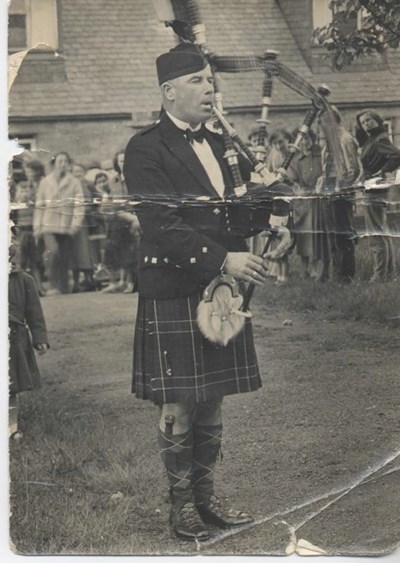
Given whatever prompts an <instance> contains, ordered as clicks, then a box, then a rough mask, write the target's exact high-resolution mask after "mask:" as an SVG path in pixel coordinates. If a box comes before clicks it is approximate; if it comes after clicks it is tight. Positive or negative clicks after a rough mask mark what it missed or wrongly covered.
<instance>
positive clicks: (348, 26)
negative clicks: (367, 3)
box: [313, 0, 367, 34]
mask: <svg viewBox="0 0 400 563" xmlns="http://www.w3.org/2000/svg"><path fill="white" fill-rule="evenodd" d="M366 16H367V11H366V10H365V8H363V7H360V8H359V9H358V10H357V11H354V12H353V13H352V14H351V16H350V17H348V11H347V10H346V8H345V7H343V6H339V7H338V6H337V5H336V4H332V2H331V0H313V26H314V29H317V28H318V27H325V26H327V25H329V24H330V23H332V22H335V23H336V24H338V26H339V27H340V29H341V30H342V31H343V33H344V34H347V33H351V32H352V31H356V30H360V29H362V28H363V25H364V21H365V17H366Z"/></svg>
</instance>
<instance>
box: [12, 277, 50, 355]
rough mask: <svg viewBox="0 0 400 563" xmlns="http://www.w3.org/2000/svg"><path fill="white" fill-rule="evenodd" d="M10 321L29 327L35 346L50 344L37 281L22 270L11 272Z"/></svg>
mask: <svg viewBox="0 0 400 563" xmlns="http://www.w3.org/2000/svg"><path fill="white" fill-rule="evenodd" d="M8 319H9V322H10V323H17V324H18V325H20V326H25V324H27V325H28V327H29V330H30V331H31V334H32V343H33V345H34V346H36V345H37V344H48V343H49V340H48V337H47V330H46V322H45V320H44V316H43V311H42V306H41V304H40V300H39V295H38V292H37V289H36V285H35V280H34V279H33V278H32V276H30V275H29V274H27V273H26V272H23V271H21V270H17V271H12V272H10V276H9V279H8Z"/></svg>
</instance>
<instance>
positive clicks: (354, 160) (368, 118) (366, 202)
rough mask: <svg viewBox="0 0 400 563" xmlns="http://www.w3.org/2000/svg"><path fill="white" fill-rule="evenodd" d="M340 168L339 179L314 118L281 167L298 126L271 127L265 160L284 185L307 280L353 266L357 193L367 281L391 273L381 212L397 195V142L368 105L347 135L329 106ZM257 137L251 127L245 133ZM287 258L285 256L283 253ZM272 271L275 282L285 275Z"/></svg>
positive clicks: (336, 275)
mask: <svg viewBox="0 0 400 563" xmlns="http://www.w3.org/2000/svg"><path fill="white" fill-rule="evenodd" d="M332 110H333V118H334V120H335V122H336V125H337V127H338V136H339V140H340V146H341V150H342V154H343V157H344V161H345V164H346V174H345V175H344V176H343V175H342V177H341V179H340V180H339V179H338V175H337V172H336V166H335V162H334V160H333V157H332V153H331V150H330V147H329V140H328V139H327V138H326V135H325V133H324V128H323V127H322V126H321V123H319V125H317V132H314V131H313V130H312V129H310V130H309V132H308V133H307V134H304V135H303V137H302V141H301V143H300V146H299V147H298V149H297V151H296V153H295V156H294V158H293V159H292V161H291V164H290V166H289V167H288V168H287V170H284V169H283V168H282V165H283V163H284V161H285V159H286V157H287V156H288V155H289V154H290V152H291V150H292V149H294V145H293V143H294V140H295V138H296V136H297V133H298V129H295V130H294V131H292V132H291V131H288V130H287V129H277V130H275V131H273V132H272V133H271V135H270V137H269V147H268V152H267V157H266V162H265V163H266V165H267V167H268V169H269V171H270V172H277V173H279V174H280V175H281V176H283V177H284V178H286V181H287V182H288V183H289V184H290V185H291V187H292V190H293V194H294V195H295V196H297V197H295V198H294V200H293V204H292V214H293V221H292V232H293V234H294V235H295V239H296V245H295V252H296V253H297V254H298V255H299V256H300V257H301V263H302V275H303V277H305V278H306V277H310V278H312V279H313V280H314V281H317V282H323V281H327V280H335V281H338V282H340V283H346V282H350V281H352V280H353V279H354V277H355V274H356V261H355V244H356V242H357V232H356V229H355V227H354V216H353V215H354V208H355V201H356V195H357V199H358V201H360V197H361V207H362V210H363V216H364V225H365V230H364V234H366V235H367V236H368V240H369V243H370V248H371V251H372V256H373V275H372V277H371V281H390V280H392V279H393V278H394V276H395V263H394V262H395V260H394V252H393V243H392V237H391V234H390V230H389V226H388V218H387V210H388V208H389V206H390V205H391V202H393V201H395V202H397V205H398V203H399V201H400V189H399V188H400V186H399V184H400V150H399V148H398V147H396V146H395V145H394V144H393V143H392V142H391V140H390V139H389V135H388V132H387V130H386V129H385V127H384V120H383V118H382V117H381V116H380V115H378V114H377V113H376V112H374V111H372V110H363V111H362V112H360V113H359V114H358V115H357V117H356V124H355V134H354V136H353V135H352V134H351V133H350V131H348V130H347V129H346V128H345V126H344V124H343V122H342V118H341V115H340V113H339V111H338V110H337V109H336V108H332ZM249 142H250V144H251V145H253V146H256V145H257V132H256V131H255V130H252V132H251V134H250V135H249ZM286 259H287V258H286ZM284 272H285V274H284V275H283V276H282V275H279V270H278V271H277V268H276V264H274V263H271V267H270V273H271V276H276V277H277V282H276V283H278V284H279V283H284V282H286V281H287V279H288V266H287V265H286V267H285V269H284Z"/></svg>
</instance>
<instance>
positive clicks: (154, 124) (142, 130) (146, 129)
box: [139, 119, 160, 135]
mask: <svg viewBox="0 0 400 563" xmlns="http://www.w3.org/2000/svg"><path fill="white" fill-rule="evenodd" d="M159 123H160V120H159V119H157V121H155V122H154V123H152V124H151V125H147V126H146V127H143V129H141V130H140V131H139V135H146V133H148V132H149V131H152V130H153V129H155V128H156V127H158V125H159Z"/></svg>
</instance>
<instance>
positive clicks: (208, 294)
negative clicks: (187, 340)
mask: <svg viewBox="0 0 400 563" xmlns="http://www.w3.org/2000/svg"><path fill="white" fill-rule="evenodd" d="M153 5H154V8H155V10H156V13H157V15H158V18H159V20H160V21H161V22H163V23H164V24H165V26H167V27H171V28H172V29H173V30H174V32H175V33H176V35H177V36H178V38H179V41H181V42H187V41H189V42H192V43H194V44H195V45H197V46H198V47H199V48H200V49H201V51H202V52H203V54H204V56H205V57H206V59H207V61H208V63H209V65H210V68H211V70H212V73H213V76H214V87H215V107H214V108H213V115H214V118H216V119H217V123H216V125H215V128H216V129H218V130H220V131H221V132H222V136H223V140H224V146H225V153H224V157H225V159H226V162H227V164H228V167H229V170H230V173H231V177H232V180H233V184H234V190H235V194H236V196H237V198H238V199H239V202H242V203H243V205H248V204H249V203H252V204H254V205H258V204H260V205H262V204H265V202H266V201H268V202H270V204H271V210H272V215H273V213H274V204H275V203H277V204H278V205H279V203H282V202H286V203H287V204H288V211H287V213H288V215H289V213H290V202H291V201H292V200H293V192H292V191H291V190H290V188H289V189H287V186H286V189H283V190H282V187H283V186H285V182H286V175H285V174H282V172H278V173H273V172H270V171H269V170H268V168H267V166H266V164H265V157H266V153H267V146H266V145H267V139H268V131H267V125H269V123H270V122H269V119H268V113H269V108H270V106H271V95H272V87H273V82H274V80H279V81H280V82H281V83H283V84H284V85H285V86H287V87H288V88H290V89H291V90H293V91H295V92H296V93H297V94H299V95H300V96H303V97H305V98H307V99H309V100H310V101H311V106H310V107H309V109H308V110H307V112H306V114H305V116H304V119H303V121H302V123H301V124H300V126H299V128H298V134H297V137H296V139H295V141H294V143H293V144H292V145H291V146H290V153H289V155H288V156H287V158H286V159H285V161H284V163H283V166H282V167H281V169H282V171H283V172H284V171H287V170H288V168H289V166H290V164H291V162H292V160H293V158H294V156H295V154H296V153H297V152H298V151H299V147H300V144H301V141H302V139H303V138H304V137H305V136H306V135H307V134H308V132H309V130H310V128H311V126H312V124H313V123H314V121H315V120H316V119H317V117H318V118H319V125H320V127H322V129H323V130H324V134H325V137H326V139H327V142H328V143H329V147H330V150H331V153H332V157H333V160H334V163H335V167H336V173H337V177H338V179H339V180H340V178H342V177H344V176H345V174H346V156H345V154H344V149H343V147H342V145H341V142H340V138H339V130H338V126H337V123H336V121H335V119H334V115H333V112H332V109H331V106H330V104H329V102H328V101H327V96H328V95H329V88H328V87H327V86H325V85H321V86H319V87H318V88H315V87H314V86H313V85H312V84H310V83H309V82H307V81H306V80H304V79H303V78H302V77H301V76H299V75H298V74H297V73H295V72H294V71H293V70H291V69H290V68H288V67H287V66H286V65H284V64H283V63H282V62H280V61H279V60H278V52H276V51H272V50H268V51H265V53H264V54H263V55H261V56H254V55H239V56H237V55H217V54H216V53H214V52H212V51H211V50H210V48H209V47H208V44H207V39H206V27H205V24H204V22H203V19H202V16H201V12H200V9H199V5H198V2H197V1H196V0H153ZM250 71H262V72H263V73H264V79H263V87H262V99H261V116H260V118H259V119H258V120H257V123H258V124H259V131H258V137H257V146H256V147H255V148H254V150H252V149H251V148H250V147H248V145H247V144H246V143H245V142H244V141H243V140H242V139H241V138H240V136H239V134H238V133H237V131H236V130H235V129H234V128H233V127H232V125H231V124H230V123H229V121H228V120H227V119H226V117H225V115H224V114H225V112H224V108H223V103H222V92H221V85H220V80H219V74H220V73H241V72H250ZM238 151H240V152H241V153H242V154H244V155H245V156H246V157H247V159H248V160H249V161H250V163H251V164H252V166H253V169H254V172H255V173H256V175H257V177H258V178H259V179H260V183H258V184H255V185H251V184H250V185H246V184H245V183H244V182H243V179H242V177H241V173H240V169H239V163H238ZM278 202H279V203H278ZM260 230H261V229H260ZM263 231H264V234H265V236H266V243H265V245H264V248H263V250H262V252H261V255H262V256H266V255H268V252H270V247H271V242H272V240H278V242H279V244H278V246H277V248H275V250H274V252H275V257H278V258H281V257H283V256H284V255H285V253H286V252H288V250H289V249H290V248H291V247H293V237H292V234H291V233H290V232H289V230H288V229H287V228H286V227H285V226H283V222H281V223H280V224H279V222H278V223H277V226H274V222H273V221H272V220H271V217H270V219H269V225H264V229H263ZM271 255H272V254H271V252H270V256H271ZM254 289H255V286H254V284H252V283H249V284H248V286H247V289H246V291H245V293H244V296H242V295H241V291H240V289H239V284H238V282H237V281H236V280H235V279H234V278H233V277H232V276H230V275H227V274H225V273H221V275H220V276H217V278H215V279H214V280H213V281H212V282H211V284H210V285H209V286H208V287H207V288H206V289H205V291H204V294H203V299H202V301H201V302H200V304H199V307H198V324H199V327H200V329H201V331H202V333H203V334H204V336H205V337H206V338H207V339H209V340H210V341H212V342H214V343H216V344H222V345H224V346H225V345H227V344H228V342H229V341H230V340H231V339H232V338H234V337H235V336H236V335H237V334H238V333H239V332H240V330H241V329H242V328H243V325H244V322H245V318H246V317H250V316H251V313H250V311H249V304H250V300H251V297H252V295H253V292H254Z"/></svg>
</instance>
